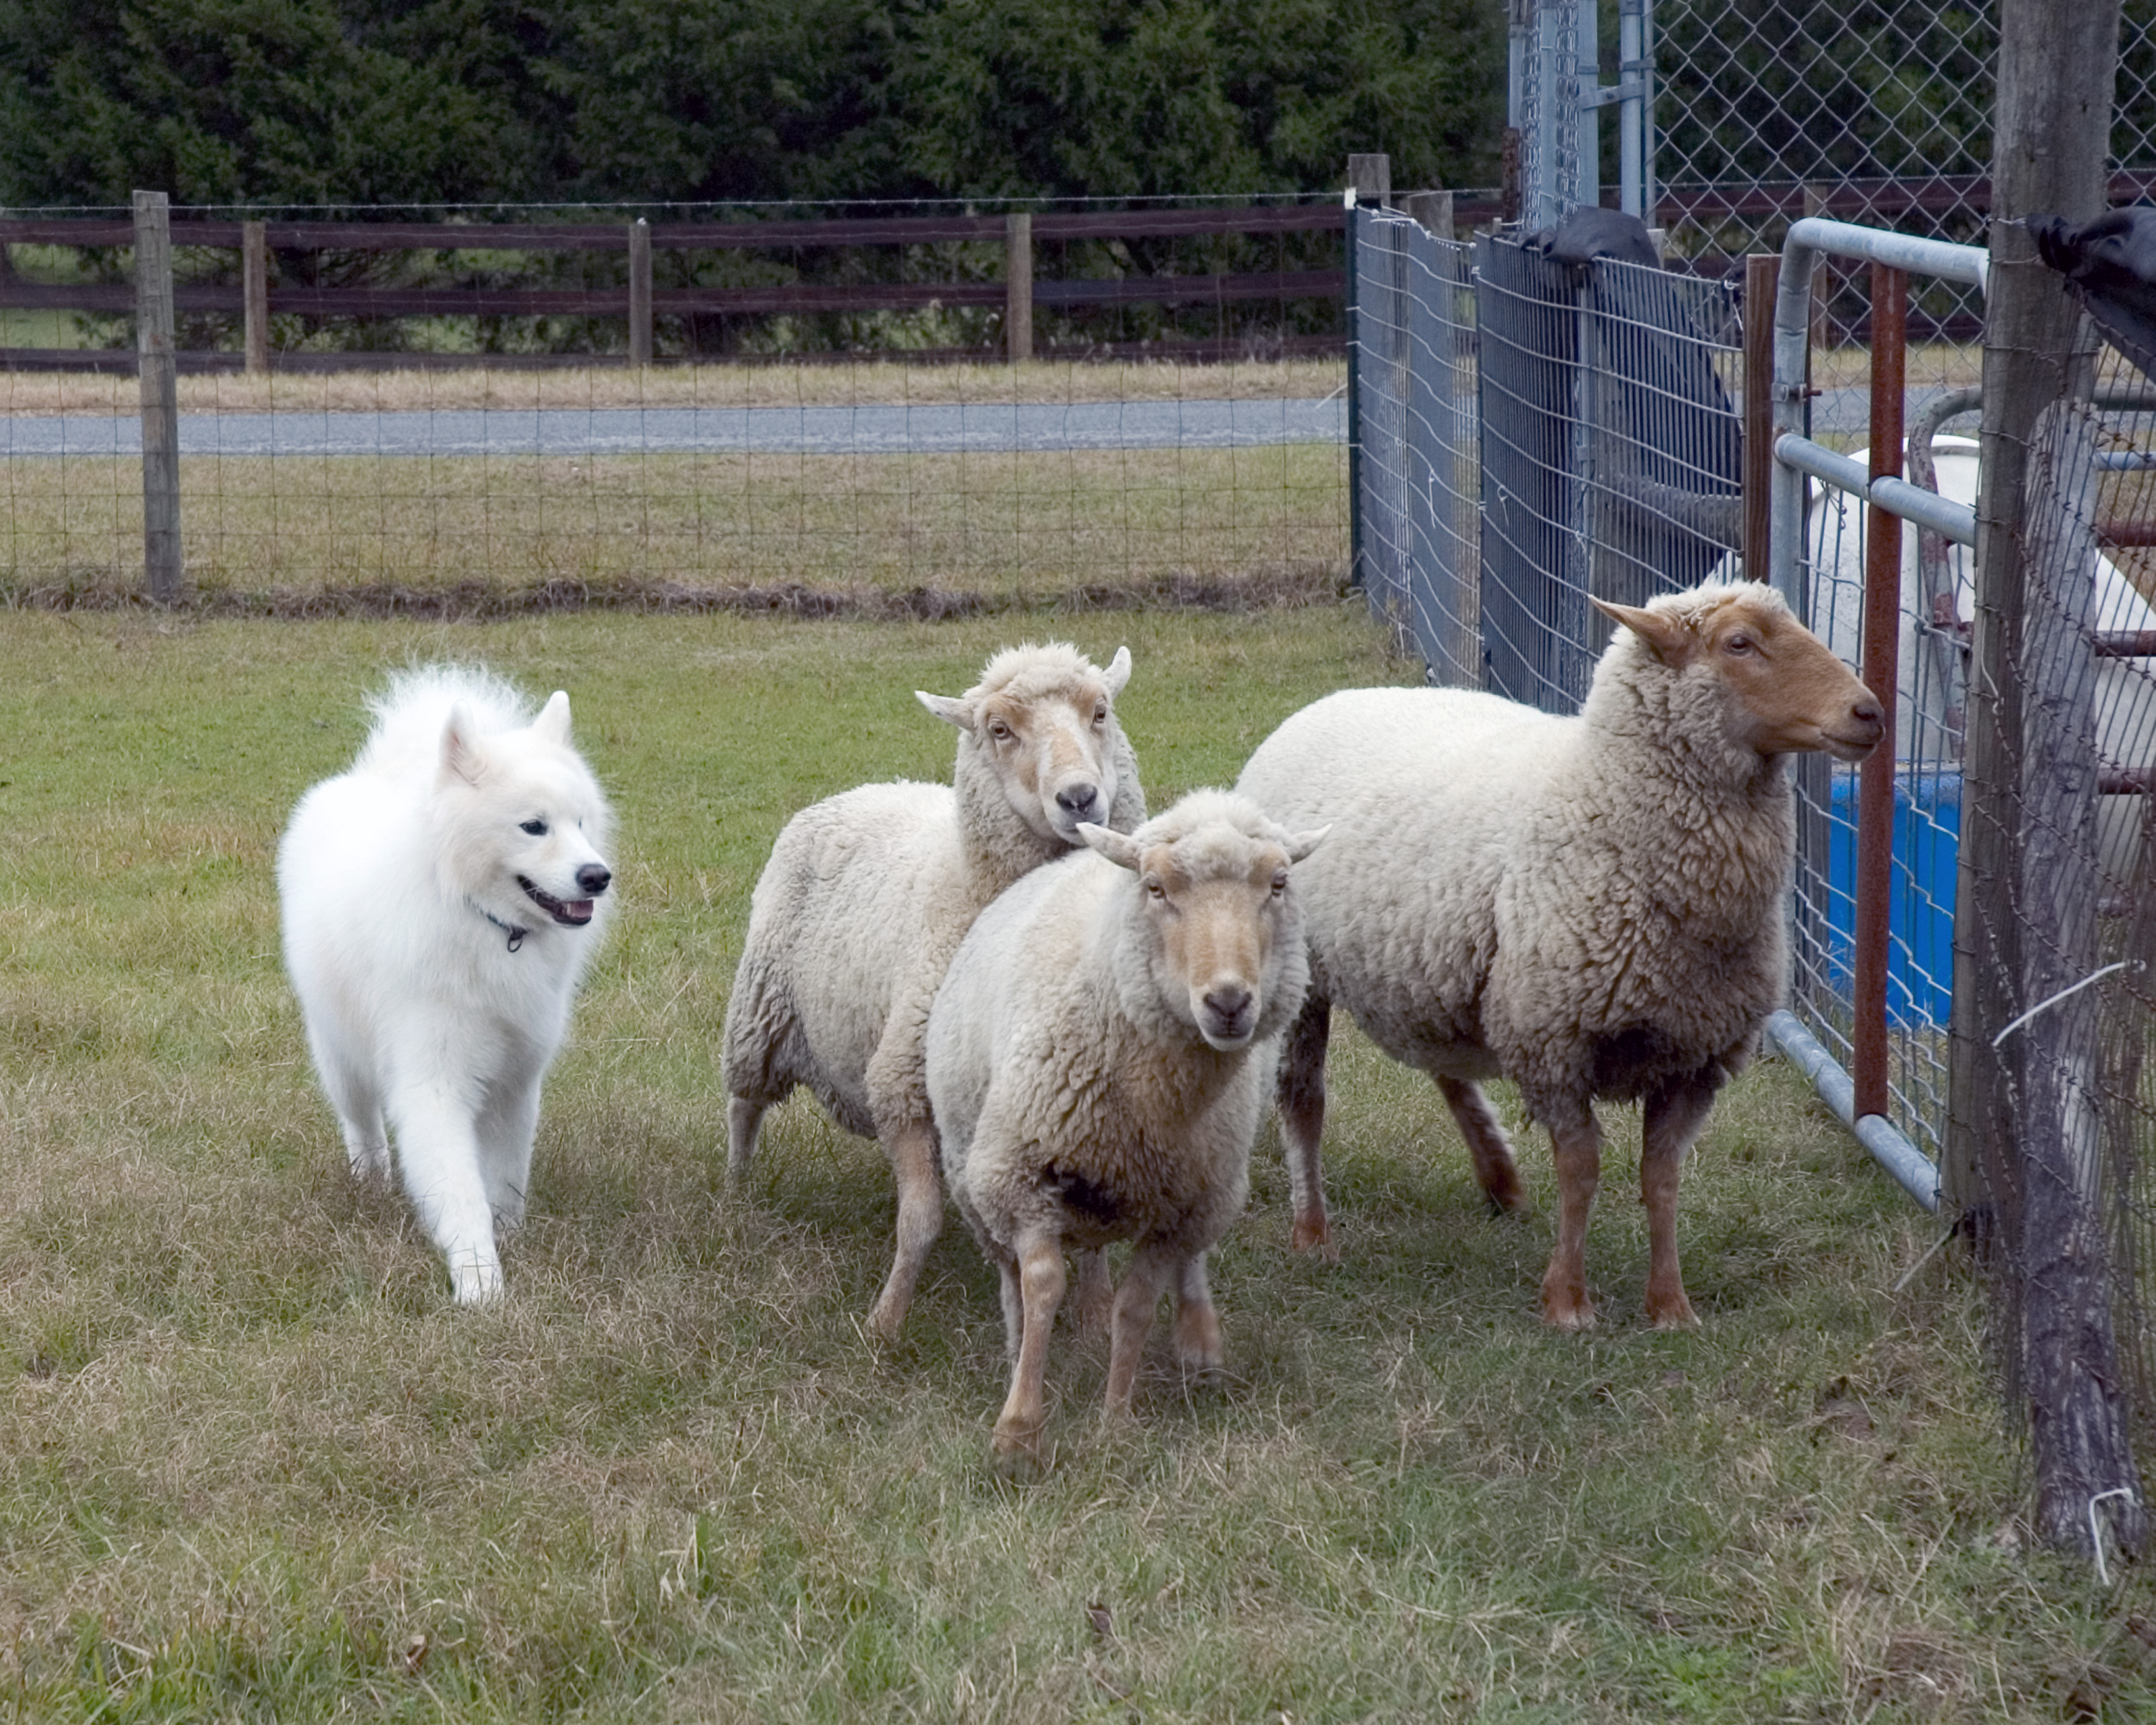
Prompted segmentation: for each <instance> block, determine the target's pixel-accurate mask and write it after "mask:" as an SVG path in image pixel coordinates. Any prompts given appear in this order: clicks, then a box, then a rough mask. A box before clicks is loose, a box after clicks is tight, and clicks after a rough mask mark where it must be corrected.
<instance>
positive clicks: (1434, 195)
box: [1400, 192, 1453, 240]
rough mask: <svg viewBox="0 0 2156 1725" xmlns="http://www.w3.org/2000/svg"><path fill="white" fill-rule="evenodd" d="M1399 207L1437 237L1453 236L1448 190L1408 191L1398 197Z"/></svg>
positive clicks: (1450, 195)
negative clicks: (1404, 195)
mask: <svg viewBox="0 0 2156 1725" xmlns="http://www.w3.org/2000/svg"><path fill="white" fill-rule="evenodd" d="M1400 208H1402V209H1403V210H1404V211H1405V212H1406V213H1408V215H1409V217H1410V218H1413V219H1414V220H1415V221H1417V222H1419V223H1421V224H1422V226H1423V228H1424V229H1425V230H1426V231H1427V232H1429V233H1430V234H1433V235H1435V237H1436V238H1437V239H1445V240H1450V239H1451V238H1452V237H1453V233H1452V194H1451V193H1450V192H1410V193H1408V194H1407V196H1406V197H1404V198H1401V199H1400Z"/></svg>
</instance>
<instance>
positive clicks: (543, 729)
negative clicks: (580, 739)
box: [531, 689, 569, 748]
mask: <svg viewBox="0 0 2156 1725" xmlns="http://www.w3.org/2000/svg"><path fill="white" fill-rule="evenodd" d="M531 734H532V735H533V736H534V737H537V738H538V739H539V740H540V741H541V742H552V743H557V744H559V745H560V746H561V747H563V748H567V747H568V746H569V691H567V690H566V689H557V690H556V691H554V692H553V693H552V695H550V696H547V705H546V706H542V707H541V708H540V709H539V716H538V717H537V718H536V719H534V720H533V721H531Z"/></svg>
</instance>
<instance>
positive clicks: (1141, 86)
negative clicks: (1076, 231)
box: [897, 0, 1504, 196]
mask: <svg viewBox="0 0 2156 1725" xmlns="http://www.w3.org/2000/svg"><path fill="white" fill-rule="evenodd" d="M908 16H909V23H908V27H907V29H906V35H905V45H904V48H903V49H902V52H901V59H900V71H899V74H898V79H897V84H898V89H899V91H900V100H901V105H902V109H903V111H904V112H905V113H906V116H908V118H909V120H910V121H913V122H914V123H915V124H916V126H918V131H915V132H914V133H912V134H911V136H910V137H909V140H908V146H907V157H908V160H909V161H910V162H911V163H912V164H913V165H914V166H915V167H916V169H917V170H918V171H919V172H921V176H922V177H924V178H925V179H927V180H928V181H930V182H933V183H935V184H937V185H938V186H943V187H952V188H963V189H964V190H965V191H967V192H968V193H980V194H990V195H993V194H997V193H1005V194H1014V193H1017V194H1022V193H1050V194H1056V195H1064V196H1081V195H1092V196H1103V195H1114V194H1118V193H1122V194H1139V193H1176V192H1189V191H1193V190H1199V189H1207V190H1235V191H1245V190H1249V191H1256V190H1265V191H1290V190H1301V189H1307V188H1308V187H1312V186H1322V185H1327V184H1330V183H1332V182H1333V181H1334V180H1335V179H1336V178H1337V176H1338V175H1339V173H1340V172H1341V168H1342V163H1343V162H1344V159H1345V157H1347V153H1348V152H1349V151H1351V150H1375V149H1383V150H1385V151H1389V153H1390V154H1391V156H1392V157H1393V173H1394V183H1395V184H1396V185H1403V186H1410V185H1434V184H1443V185H1460V184H1474V183H1481V182H1486V181H1487V180H1488V179H1489V178H1490V177H1491V172H1492V168H1491V151H1492V147H1493V146H1494V144H1495V142H1496V135H1497V128H1498V127H1499V126H1501V124H1502V123H1503V103H1504V71H1503V64H1504V62H1503V54H1504V33H1503V30H1502V28H1501V23H1500V21H1499V19H1498V17H1497V15H1496V8H1495V7H1494V6H1491V5H1490V4H1488V3H1486V0H1415V3H1409V4H1405V5H1395V6H1381V5H1372V4H1368V3H1353V0H1350V3H1345V4H1327V3H1324V0H1241V3H1229V4H1215V3H1207V0H1060V3H1055V4H1049V5H1042V4H1038V3H1032V0H951V3H946V4H943V5H940V6H930V5H923V6H921V7H920V8H917V9H916V10H915V11H913V12H912V13H909V15H908Z"/></svg>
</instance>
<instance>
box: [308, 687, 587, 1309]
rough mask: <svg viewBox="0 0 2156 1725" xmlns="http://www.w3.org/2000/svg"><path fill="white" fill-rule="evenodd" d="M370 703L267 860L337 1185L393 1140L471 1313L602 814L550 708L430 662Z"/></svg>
mask: <svg viewBox="0 0 2156 1725" xmlns="http://www.w3.org/2000/svg"><path fill="white" fill-rule="evenodd" d="M371 704H372V707H373V711H374V715H375V723H374V728H373V731H372V732H371V733H370V735H369V736H368V737H367V744H366V747H363V748H362V749H361V751H360V752H359V758H358V759H357V761H355V762H353V763H352V769H351V770H350V771H349V772H347V773H340V774H338V775H337V777H336V778H328V779H324V780H323V781H322V782H321V783H320V784H318V785H316V787H315V788H313V789H312V790H311V791H309V792H308V793H306V795H305V796H304V797H303V798H300V804H299V807H298V808H297V809H295V810H294V811H293V813H292V821H291V824H290V826H289V827H288V828H287V829H285V838H284V842H283V843H282V844H281V845H280V846H279V848H278V852H277V886H278V891H279V893H280V896H281V897H282V900H283V904H284V921H285V968H286V969H287V970H288V971H290V973H291V978H292V986H293V988H294V990H295V992H296V993H297V994H298V995H299V997H300V1014H301V1015H302V1017H304V1018H305V1021H306V1027H307V1046H308V1048H309V1049H310V1050H311V1052H312V1053H313V1055H314V1060H315V1070H316V1072H317V1073H318V1074H319V1075H320V1076H321V1081H322V1088H323V1090H324V1091H326V1092H327V1093H328V1096H329V1099H330V1106H331V1107H333V1108H335V1109H336V1115H337V1120H338V1122H339V1124H341V1126H342V1127H343V1128H344V1141H345V1147H346V1151H347V1152H348V1153H349V1154H350V1156H351V1158H352V1172H353V1173H355V1174H357V1175H360V1176H362V1177H363V1178H385V1177H387V1175H388V1172H389V1137H388V1133H393V1134H394V1136H395V1138H396V1142H397V1159H398V1165H399V1167H400V1168H402V1170H403V1176H404V1185H405V1189H406V1190H407V1191H408V1192H409V1193H410V1194H411V1197H412V1202H413V1204H414V1205H415V1206H416V1207H417V1209H418V1213H419V1218H420V1219H421V1221H422V1222H423V1223H424V1224H425V1225H426V1229H427V1231H428V1233H429V1234H430V1235H433V1236H434V1242H435V1244H436V1245H439V1246H440V1248H441V1249H442V1251H443V1253H444V1255H445V1256H446V1257H447V1258H448V1260H449V1276H450V1279H451V1281H453V1282H454V1285H455V1288H456V1296H457V1298H458V1299H459V1301H475V1300H484V1299H486V1298H488V1297H490V1296H493V1295H495V1294H496V1293H498V1292H499V1291H500V1287H501V1260H500V1255H498V1253H497V1252H496V1250H495V1239H494V1229H495V1222H496V1221H497V1220H498V1221H500V1222H501V1223H502V1224H504V1225H505V1226H508V1227H514V1226H516V1224H518V1223H519V1222H521V1220H522V1219H523V1217H524V1194H525V1189H526V1185H527V1183H528V1182H529V1178H530V1174H531V1139H532V1135H533V1132H535V1130H536V1127H537V1126H538V1121H539V1084H540V1080H541V1079H542V1077H543V1076H545V1074H546V1070H547V1065H548V1064H549V1063H550V1062H551V1061H552V1060H553V1058H554V1052H555V1050H557V1048H558V1047H560V1045H561V1042H562V1034H563V1032H564V1031H565V1030H566V1029H567V1027H568V1019H569V1001H570V998H571V996H572V995H573V994H574V993H575V992H576V986H577V978H578V977H579V976H580V975H581V974H582V973H583V968H584V966H585V965H586V963H588V962H589V961H590V958H591V956H592V953H593V950H594V949H595V947H596V946H597V943H598V938H599V934H600V929H601V926H602V925H603V922H605V920H606V911H607V910H608V903H609V901H608V899H607V897H606V896H605V895H606V891H607V886H608V882H609V881H611V880H613V870H611V869H610V868H609V867H608V864H607V860H606V853H607V849H608V842H609V836H610V829H611V827H612V823H613V816H612V814H611V812H610V811H609V810H608V807H607V803H606V798H605V797H604V796H603V794H602V793H601V792H600V790H599V787H598V781H597V780H596V779H594V778H593V776H592V773H591V770H590V768H588V767H587V766H586V765H585V763H584V761H583V757H582V756H580V755H579V754H577V752H576V750H575V749H573V748H572V747H570V743H569V697H568V696H567V695H565V694H562V693H560V692H559V691H557V692H556V694H555V695H554V696H553V697H552V699H551V700H549V701H547V705H546V706H544V707H543V708H542V709H541V710H540V712H539V714H538V716H537V717H536V718H534V717H532V716H531V710H530V708H529V706H527V705H526V702H525V701H523V699H522V698H521V696H519V695H518V694H517V692H516V691H515V690H514V689H512V688H511V687H510V686H509V685H507V684H506V683H505V682H503V681H502V680H500V678H498V677H495V676H494V675H491V674H490V673H489V672H486V671H483V670H476V669H472V668H468V667H463V666H456V665H428V666H423V667H421V668H418V669H416V670H409V671H406V672H403V673H402V674H401V675H398V676H397V677H396V678H395V679H394V680H393V681H392V682H391V684H390V686H389V689H388V692H387V693H386V694H384V695H382V696H378V697H377V698H376V699H375V700H374V701H372V703H371ZM385 1124H386V1126H387V1128H388V1133H385V1131H384V1127H385Z"/></svg>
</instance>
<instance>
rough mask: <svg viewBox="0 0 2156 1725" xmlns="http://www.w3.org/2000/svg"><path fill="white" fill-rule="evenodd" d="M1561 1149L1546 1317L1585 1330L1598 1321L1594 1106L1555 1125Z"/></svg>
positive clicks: (1598, 1141)
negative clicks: (1592, 1267) (1592, 1219)
mask: <svg viewBox="0 0 2156 1725" xmlns="http://www.w3.org/2000/svg"><path fill="white" fill-rule="evenodd" d="M1550 1144H1551V1147H1552V1148H1553V1150H1554V1151H1555V1152H1556V1153H1557V1193H1558V1214H1557V1250H1555V1251H1553V1252H1552V1253H1551V1254H1550V1260H1549V1268H1548V1270H1546V1271H1543V1322H1544V1323H1546V1324H1549V1325H1552V1326H1553V1327H1555V1328H1558V1329H1560V1330H1584V1329H1586V1328H1587V1327H1589V1326H1590V1325H1591V1324H1593V1323H1594V1304H1593V1302H1592V1301H1589V1299H1588V1297H1587V1218H1588V1214H1589V1212H1590V1211H1591V1210H1593V1209H1594V1191H1595V1188H1596V1187H1598V1186H1599V1185H1600V1184H1601V1182H1602V1128H1601V1127H1600V1126H1599V1124H1598V1123H1597V1122H1596V1121H1595V1118H1594V1110H1593V1109H1592V1108H1584V1107H1583V1108H1581V1109H1579V1110H1578V1112H1577V1113H1575V1114H1573V1115H1572V1116H1571V1117H1569V1118H1568V1119H1566V1120H1565V1121H1564V1122H1562V1123H1555V1122H1553V1123H1552V1124H1551V1126H1550Z"/></svg>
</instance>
